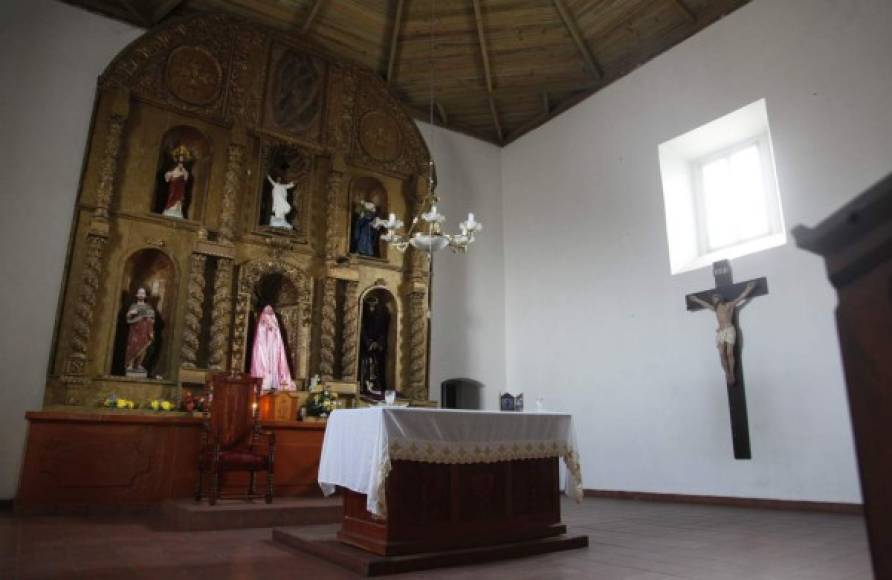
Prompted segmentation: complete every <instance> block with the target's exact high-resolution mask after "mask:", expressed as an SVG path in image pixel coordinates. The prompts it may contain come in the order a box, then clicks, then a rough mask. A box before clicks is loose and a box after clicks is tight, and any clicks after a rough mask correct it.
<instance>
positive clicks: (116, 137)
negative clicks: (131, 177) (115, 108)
mask: <svg viewBox="0 0 892 580" xmlns="http://www.w3.org/2000/svg"><path fill="white" fill-rule="evenodd" d="M126 121H127V117H125V116H124V115H117V114H114V115H112V116H111V118H109V120H108V132H107V133H106V135H105V149H104V151H103V155H102V167H101V169H100V170H99V186H98V188H97V190H96V209H95V211H94V214H95V215H96V217H98V218H100V219H106V218H108V208H109V206H110V205H111V200H112V194H113V193H114V189H115V177H116V176H117V173H118V158H119V157H120V156H121V135H122V134H123V132H124V123H125V122H126Z"/></svg>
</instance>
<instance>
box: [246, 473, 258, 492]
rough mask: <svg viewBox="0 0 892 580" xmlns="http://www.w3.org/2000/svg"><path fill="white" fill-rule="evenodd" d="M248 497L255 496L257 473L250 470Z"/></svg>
mask: <svg viewBox="0 0 892 580" xmlns="http://www.w3.org/2000/svg"><path fill="white" fill-rule="evenodd" d="M248 495H257V472H256V471H254V470H253V469H252V470H251V479H250V480H249V483H248Z"/></svg>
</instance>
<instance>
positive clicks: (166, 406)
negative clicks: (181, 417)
mask: <svg viewBox="0 0 892 580" xmlns="http://www.w3.org/2000/svg"><path fill="white" fill-rule="evenodd" d="M149 406H150V407H151V408H152V410H153V411H175V410H176V405H174V404H173V403H171V402H170V401H159V400H157V399H156V400H154V401H152V402H151V403H149Z"/></svg>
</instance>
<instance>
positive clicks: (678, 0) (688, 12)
mask: <svg viewBox="0 0 892 580" xmlns="http://www.w3.org/2000/svg"><path fill="white" fill-rule="evenodd" d="M672 2H673V4H675V5H676V6H678V8H679V9H680V10H681V11H682V12H684V14H685V16H687V17H688V20H690V21H691V22H697V13H696V12H694V11H693V10H692V9H691V7H690V6H688V5H687V3H686V2H685V0H672Z"/></svg>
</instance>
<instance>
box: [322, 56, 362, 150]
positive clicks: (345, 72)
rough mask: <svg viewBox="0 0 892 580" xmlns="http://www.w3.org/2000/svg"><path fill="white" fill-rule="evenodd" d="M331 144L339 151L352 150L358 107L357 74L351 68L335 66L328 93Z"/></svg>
mask: <svg viewBox="0 0 892 580" xmlns="http://www.w3.org/2000/svg"><path fill="white" fill-rule="evenodd" d="M328 95H329V96H328V102H329V105H328V107H329V108H328V110H329V113H328V118H329V125H330V127H329V135H330V136H331V144H332V146H333V147H334V148H335V149H336V150H338V151H347V150H348V149H350V137H351V135H352V134H353V109H354V107H355V106H356V73H355V72H354V71H353V67H351V66H335V67H333V70H332V74H331V81H330V84H329V91H328Z"/></svg>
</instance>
